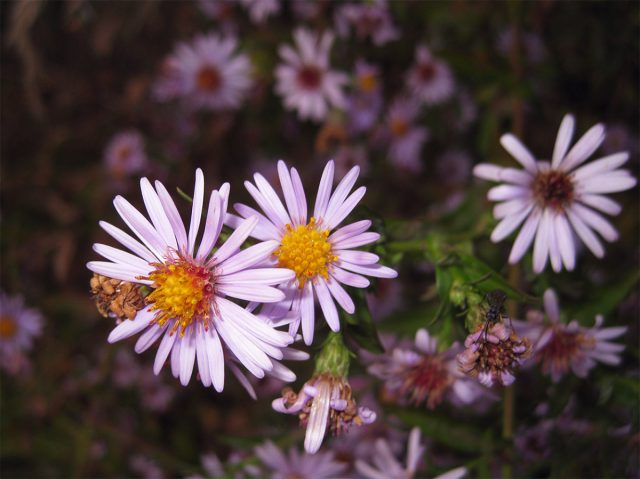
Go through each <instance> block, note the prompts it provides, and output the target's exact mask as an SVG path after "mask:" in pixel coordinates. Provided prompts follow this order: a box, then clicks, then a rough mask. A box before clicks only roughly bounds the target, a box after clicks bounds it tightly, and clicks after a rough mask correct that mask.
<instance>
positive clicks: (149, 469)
mask: <svg viewBox="0 0 640 479" xmlns="http://www.w3.org/2000/svg"><path fill="white" fill-rule="evenodd" d="M129 467H131V470H132V471H133V472H135V473H136V474H135V476H136V477H140V478H142V479H164V478H165V477H167V476H166V475H165V474H164V472H163V471H162V469H160V466H158V464H157V463H156V461H154V460H153V459H150V458H148V457H146V456H141V455H139V454H137V455H135V456H133V457H131V459H129Z"/></svg>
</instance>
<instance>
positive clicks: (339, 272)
mask: <svg viewBox="0 0 640 479" xmlns="http://www.w3.org/2000/svg"><path fill="white" fill-rule="evenodd" d="M329 274H330V275H331V276H333V277H334V278H335V279H336V280H338V281H340V282H341V283H342V284H346V285H347V286H353V287H354V288H366V287H368V286H369V284H370V281H369V280H368V279H367V278H365V277H364V276H360V275H359V274H355V273H351V272H349V271H345V270H343V269H341V268H338V267H337V266H334V267H333V268H331V271H330V273H329Z"/></svg>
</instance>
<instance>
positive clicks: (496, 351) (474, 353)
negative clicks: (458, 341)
mask: <svg viewBox="0 0 640 479" xmlns="http://www.w3.org/2000/svg"><path fill="white" fill-rule="evenodd" d="M464 345H465V347H466V349H465V350H464V351H463V352H462V353H460V354H459V355H458V357H457V360H458V365H459V367H460V370H461V371H462V372H464V373H465V374H467V375H469V376H472V377H477V378H478V380H479V381H480V382H481V383H482V384H484V385H485V386H487V387H491V386H493V384H494V383H496V382H497V383H499V384H502V385H503V386H508V385H510V384H512V383H513V381H514V380H515V376H514V375H513V373H514V370H515V369H516V368H517V367H518V366H519V365H520V364H521V363H522V361H524V359H526V357H527V356H528V355H529V352H530V350H531V346H530V344H529V341H528V339H526V338H524V339H523V338H521V337H519V336H518V335H517V334H516V333H515V332H514V331H513V329H511V328H510V327H508V326H507V325H505V324H504V323H501V322H500V323H496V324H494V325H493V326H491V327H490V328H489V329H488V330H487V329H486V327H485V326H480V327H479V328H478V330H477V331H476V332H475V333H473V334H470V335H469V336H468V337H467V339H466V340H465V342H464Z"/></svg>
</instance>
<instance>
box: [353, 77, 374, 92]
mask: <svg viewBox="0 0 640 479" xmlns="http://www.w3.org/2000/svg"><path fill="white" fill-rule="evenodd" d="M358 85H359V86H360V89H361V90H362V91H363V92H365V93H371V92H372V91H373V90H375V88H376V86H377V85H378V81H377V79H376V75H375V74H374V73H365V74H364V75H361V76H360V78H358Z"/></svg>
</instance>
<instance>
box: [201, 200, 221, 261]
mask: <svg viewBox="0 0 640 479" xmlns="http://www.w3.org/2000/svg"><path fill="white" fill-rule="evenodd" d="M222 201H223V200H222V198H221V197H220V194H219V193H218V192H217V191H215V190H214V191H212V192H211V196H210V197H209V208H208V210H207V219H206V220H205V226H204V233H203V234H202V241H201V242H200V246H199V247H198V254H197V256H196V259H197V260H198V261H202V260H203V259H204V258H206V257H207V256H208V255H209V253H211V250H212V249H213V247H214V246H215V244H216V241H218V234H219V233H218V232H219V231H220V227H221V226H222V220H223V211H222Z"/></svg>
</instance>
